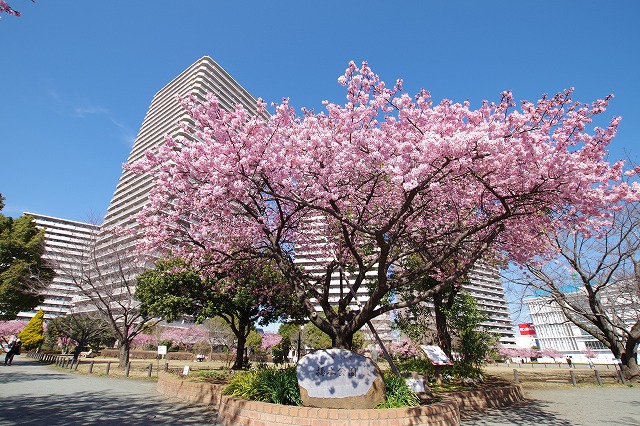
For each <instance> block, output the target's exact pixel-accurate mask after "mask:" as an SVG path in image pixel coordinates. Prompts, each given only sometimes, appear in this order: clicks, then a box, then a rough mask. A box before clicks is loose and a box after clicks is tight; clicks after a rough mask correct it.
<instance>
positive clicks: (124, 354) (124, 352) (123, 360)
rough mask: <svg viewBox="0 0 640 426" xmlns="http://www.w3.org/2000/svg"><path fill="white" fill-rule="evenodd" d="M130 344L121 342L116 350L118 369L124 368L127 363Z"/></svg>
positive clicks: (125, 341)
mask: <svg viewBox="0 0 640 426" xmlns="http://www.w3.org/2000/svg"><path fill="white" fill-rule="evenodd" d="M130 347H131V342H129V341H127V340H123V341H122V342H120V347H119V348H118V367H120V368H125V367H126V366H127V364H128V363H129V349H130Z"/></svg>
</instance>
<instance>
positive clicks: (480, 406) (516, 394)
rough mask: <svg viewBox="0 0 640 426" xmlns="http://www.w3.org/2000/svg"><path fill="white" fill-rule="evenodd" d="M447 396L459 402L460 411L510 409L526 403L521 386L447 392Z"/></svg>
mask: <svg viewBox="0 0 640 426" xmlns="http://www.w3.org/2000/svg"><path fill="white" fill-rule="evenodd" d="M446 395H447V396H448V397H449V398H453V399H455V400H456V401H457V402H458V407H459V408H460V411H481V410H484V409H486V408H500V407H508V406H509V405H512V404H515V403H517V402H521V401H524V394H523V393H522V387H521V386H520V385H511V386H504V387H501V388H495V389H485V390H477V391H460V392H447V393H446Z"/></svg>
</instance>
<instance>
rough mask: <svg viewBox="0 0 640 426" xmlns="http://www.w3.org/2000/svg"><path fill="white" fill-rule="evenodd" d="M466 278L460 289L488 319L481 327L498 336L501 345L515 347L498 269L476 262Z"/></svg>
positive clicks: (507, 306)
mask: <svg viewBox="0 0 640 426" xmlns="http://www.w3.org/2000/svg"><path fill="white" fill-rule="evenodd" d="M468 278H469V280H468V282H466V283H465V284H463V285H462V289H463V290H464V291H466V292H467V293H469V294H470V295H472V296H473V297H475V299H476V302H477V303H478V308H479V309H480V310H481V311H482V312H484V313H485V314H486V315H487V316H488V317H489V318H488V320H487V321H486V322H484V323H482V324H481V326H482V327H483V328H484V329H485V330H487V331H488V332H490V333H493V334H494V335H496V336H498V337H499V338H500V343H501V344H503V345H515V343H516V336H515V332H514V331H513V321H512V319H511V315H510V313H509V305H508V303H507V300H506V298H505V294H504V287H503V286H502V281H501V279H500V271H499V270H498V268H496V267H494V266H491V265H488V264H486V263H483V262H478V263H477V264H475V265H474V267H473V269H471V271H469V274H468Z"/></svg>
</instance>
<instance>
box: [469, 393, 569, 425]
mask: <svg viewBox="0 0 640 426" xmlns="http://www.w3.org/2000/svg"><path fill="white" fill-rule="evenodd" d="M548 407H549V404H548V403H546V402H544V401H538V400H531V399H529V400H525V401H523V402H521V403H519V404H515V405H512V406H510V407H505V408H493V409H489V410H484V411H481V412H472V413H463V414H462V416H461V422H460V423H461V425H463V426H483V425H487V426H493V425H497V424H499V425H543V426H544V425H553V426H572V425H573V423H572V422H570V421H567V420H564V419H562V418H560V417H558V413H556V412H554V411H551V410H549V409H548Z"/></svg>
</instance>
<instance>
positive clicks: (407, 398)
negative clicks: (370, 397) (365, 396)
mask: <svg viewBox="0 0 640 426" xmlns="http://www.w3.org/2000/svg"><path fill="white" fill-rule="evenodd" d="M384 384H385V386H386V387H387V398H386V400H385V401H384V402H381V403H380V404H378V405H377V406H376V408H399V407H416V406H418V405H420V399H419V398H418V396H417V395H416V393H415V392H414V391H412V390H411V389H410V388H409V386H407V382H406V381H405V379H404V378H402V377H397V376H396V375H394V374H392V373H390V372H386V373H385V374H384Z"/></svg>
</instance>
